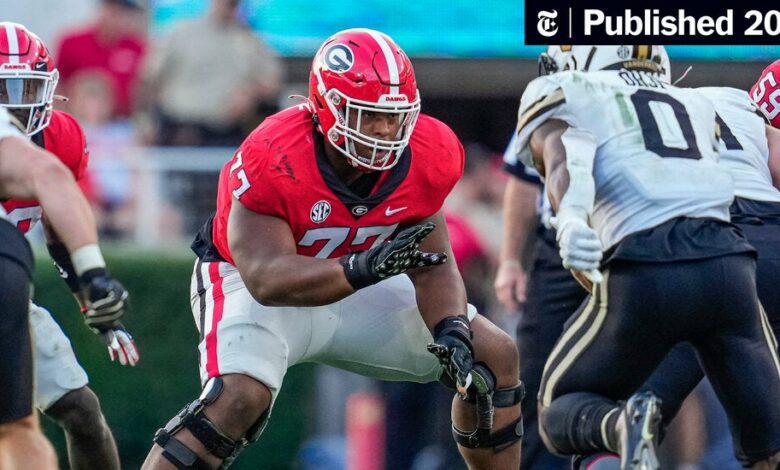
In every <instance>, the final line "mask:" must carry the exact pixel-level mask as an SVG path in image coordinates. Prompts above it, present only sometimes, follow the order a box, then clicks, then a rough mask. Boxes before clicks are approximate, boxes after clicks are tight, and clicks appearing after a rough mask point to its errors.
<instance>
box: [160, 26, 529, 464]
mask: <svg viewBox="0 0 780 470" xmlns="http://www.w3.org/2000/svg"><path fill="white" fill-rule="evenodd" d="M309 87H310V90H309V97H308V100H306V102H304V103H302V104H300V105H298V106H294V107H292V108H289V109H287V110H284V111H281V112H280V113H277V114H276V115H274V116H271V117H269V118H267V119H266V120H265V121H264V122H263V123H262V124H261V125H260V126H259V127H258V128H257V129H256V130H255V131H254V132H253V133H252V134H251V135H250V136H249V137H248V138H247V139H246V141H245V142H244V143H243V144H242V145H241V147H240V148H239V149H238V151H237V152H236V153H235V155H234V156H233V158H232V159H231V160H230V161H229V162H228V163H226V165H225V166H224V168H223V170H222V173H221V176H220V184H219V191H218V196H217V213H216V215H215V216H214V217H213V218H212V219H211V220H210V221H209V222H208V223H207V224H206V226H205V227H204V228H203V230H201V232H200V234H199V236H198V237H197V239H196V241H195V243H194V244H193V248H194V250H195V252H196V253H197V255H198V260H197V262H196V265H195V270H194V273H193V278H192V307H193V315H194V317H195V321H196V323H197V325H198V328H199V330H200V333H201V343H200V345H199V351H200V353H201V379H202V381H203V383H204V391H203V393H202V395H201V396H200V398H199V399H198V400H196V401H194V402H193V403H191V404H190V405H188V406H187V407H185V408H184V409H183V410H182V411H181V412H180V413H179V415H178V416H176V417H175V418H174V419H172V420H171V421H170V422H169V423H168V424H167V425H166V426H165V428H164V429H161V430H159V431H158V433H157V434H156V436H155V438H154V441H155V446H154V448H153V449H152V451H151V453H150V455H149V456H148V457H147V460H146V462H145V464H144V468H145V469H151V468H156V469H163V468H165V469H173V468H217V467H220V466H221V467H220V468H223V467H227V466H228V465H229V463H230V462H231V461H232V460H233V459H234V458H235V456H236V454H237V452H238V451H239V450H240V449H241V448H242V447H244V446H245V445H247V444H248V443H250V442H252V441H254V440H256V439H257V438H258V437H259V436H260V433H261V432H262V430H263V428H264V427H265V424H266V423H267V421H268V418H269V414H270V413H271V410H272V406H273V402H274V399H275V398H276V396H277V394H278V392H279V388H280V387H281V385H282V380H283V378H284V375H285V372H286V371H287V368H288V367H290V366H292V365H295V364H298V363H302V362H317V363H322V364H329V365H333V366H336V367H339V368H342V369H346V370H349V371H352V372H356V373H359V374H363V375H366V376H369V377H373V378H377V379H385V380H409V381H415V382H430V381H434V380H439V379H441V380H442V381H443V382H445V383H446V384H448V385H450V386H451V387H453V388H456V389H457V391H458V395H457V396H456V398H455V399H454V402H453V409H452V414H453V435H454V438H455V440H456V442H457V443H458V447H459V450H460V452H461V454H462V455H463V457H464V460H465V461H466V462H467V463H468V465H469V467H470V468H475V469H476V468H518V466H519V463H520V442H519V440H520V437H521V434H522V426H521V417H520V400H521V397H522V385H521V383H520V382H519V380H518V357H517V349H516V347H515V345H514V342H513V341H512V338H510V337H509V335H507V334H505V333H503V332H501V330H499V329H498V328H497V327H496V326H495V325H493V324H492V323H490V322H489V321H488V320H486V319H485V318H484V317H482V316H480V315H479V314H477V312H476V311H475V309H474V308H473V307H472V306H470V305H469V304H467V302H466V295H465V290H464V287H463V281H462V279H461V278H460V275H459V273H458V270H457V267H456V266H455V265H454V263H452V262H451V261H450V262H446V263H445V261H447V259H448V258H450V257H451V255H452V253H451V249H450V244H449V240H448V236H447V228H446V225H445V223H444V218H443V216H442V214H441V206H442V202H443V201H444V199H445V197H446V196H447V194H448V193H449V192H450V190H451V189H452V187H453V185H454V184H455V182H456V181H457V180H458V179H459V178H460V176H461V172H462V169H463V148H462V146H461V144H460V143H459V141H458V139H457V137H456V136H455V135H454V133H453V132H452V131H451V130H450V129H449V128H448V127H447V126H446V125H444V124H443V123H441V122H439V121H437V120H436V119H434V118H432V117H429V116H426V115H422V114H420V97H419V93H418V91H417V84H416V81H415V76H414V72H413V70H412V65H411V62H410V61H409V58H408V57H407V56H406V54H405V53H404V52H403V51H402V50H401V48H400V47H398V45H397V44H396V43H395V42H393V40H392V39H391V38H389V37H388V36H387V35H385V34H383V33H380V32H378V31H373V30H369V29H350V30H345V31H342V32H339V33H336V34H335V35H333V36H331V37H330V38H328V39H327V40H326V41H325V43H324V44H323V45H322V46H321V47H320V49H319V50H318V52H317V53H316V55H315V57H314V60H313V64H312V70H311V75H310V83H309ZM426 345H427V350H426ZM429 351H430V352H429ZM431 353H433V355H432V354H431ZM477 411H478V412H479V413H477ZM410 431H413V430H410Z"/></svg>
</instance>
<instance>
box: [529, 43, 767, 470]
mask: <svg viewBox="0 0 780 470" xmlns="http://www.w3.org/2000/svg"><path fill="white" fill-rule="evenodd" d="M540 60H541V64H542V67H543V70H544V71H545V72H547V73H548V74H550V75H547V76H543V77H540V78H538V79H536V80H534V81H533V82H531V84H529V86H528V88H527V89H526V92H525V93H524V95H523V99H522V101H521V106H520V113H519V123H518V152H519V156H520V158H521V159H523V161H524V162H525V163H527V164H533V165H535V167H536V168H537V169H538V170H539V172H540V174H541V175H543V177H544V178H545V182H546V187H547V191H548V194H549V196H550V200H551V202H552V205H553V208H554V209H555V210H556V218H555V224H554V225H555V226H556V227H557V230H558V234H557V241H558V245H559V249H560V253H561V258H562V259H563V264H564V266H565V267H567V268H570V269H572V270H574V271H576V272H577V273H578V275H580V277H581V278H587V279H588V280H589V281H590V282H592V283H594V284H595V285H594V286H593V291H592V295H591V296H590V298H589V301H588V302H587V303H586V304H584V305H583V306H582V307H581V308H580V309H579V310H578V311H577V312H576V313H575V315H574V316H573V317H572V319H570V321H569V324H568V325H567V328H566V329H565V330H564V332H563V334H562V336H561V338H560V339H559V341H558V343H557V344H556V346H555V348H554V349H553V352H552V354H551V355H550V357H549V359H548V361H547V365H546V366H545V372H544V376H543V379H542V385H541V388H540V395H539V413H540V433H541V435H542V438H543V439H544V440H545V444H546V445H547V446H548V448H550V449H551V450H552V451H554V452H557V453H560V454H588V453H593V452H597V451H600V450H609V451H612V452H616V453H618V454H620V455H621V467H622V468H638V467H639V466H640V465H642V468H657V467H658V462H657V458H656V456H655V450H654V447H655V441H656V439H657V426H658V424H659V422H660V413H659V406H660V403H659V402H658V399H657V398H656V397H655V396H653V395H652V394H650V393H647V394H642V395H637V396H634V397H632V398H631V399H630V400H629V401H628V402H626V403H625V404H623V405H618V400H624V399H626V398H628V397H629V396H631V394H632V393H633V392H634V391H635V390H636V389H637V388H638V387H639V386H640V385H641V384H642V382H643V381H644V380H645V379H646V378H647V377H648V376H649V375H650V374H651V372H652V371H653V370H654V369H655V368H656V366H657V365H658V364H659V363H660V362H661V360H662V359H663V358H664V356H665V355H666V354H667V353H668V352H669V351H670V350H671V349H672V348H673V347H674V346H675V345H676V344H678V343H681V342H684V341H688V342H690V343H691V344H693V346H694V347H695V348H696V350H697V352H698V354H699V357H700V359H701V361H702V363H703V365H704V368H705V370H706V371H707V374H708V376H709V377H710V380H711V381H712V383H713V384H714V386H715V389H716V390H717V391H718V395H719V398H720V399H721V401H723V402H724V405H725V407H726V410H727V412H728V414H729V417H730V420H731V422H732V423H733V428H732V429H733V431H734V433H735V441H736V442H738V444H739V446H740V447H741V451H742V455H741V457H742V459H743V461H744V462H745V463H746V464H748V465H759V466H760V465H770V464H771V465H772V467H771V468H774V465H776V463H777V462H778V461H780V429H779V427H778V425H780V409H778V408H777V407H776V403H777V400H778V399H780V369H779V368H778V360H777V355H776V352H775V345H774V342H773V339H772V338H773V337H772V335H771V333H770V332H769V329H768V325H767V324H766V321H765V318H764V317H763V314H762V312H761V311H760V308H759V303H758V299H757V295H756V287H755V250H754V249H753V248H752V247H751V246H750V245H749V244H748V243H747V241H746V240H745V238H744V237H743V236H742V234H741V232H740V231H739V230H738V229H737V228H736V227H735V226H733V225H732V224H730V223H729V205H730V204H731V202H732V199H733V195H734V193H733V191H734V190H733V183H732V179H731V177H730V175H729V173H728V171H727V170H726V169H725V168H724V167H722V166H720V165H718V163H717V159H718V136H717V125H716V114H715V110H714V109H713V107H712V105H711V104H710V103H709V101H708V100H707V99H706V98H705V97H704V96H702V95H701V94H699V93H696V92H694V91H690V90H683V89H678V88H675V87H673V86H671V85H670V83H669V63H668V58H667V56H666V53H665V51H664V50H663V48H662V47H660V46H552V47H550V48H549V50H548V52H547V53H546V54H543V55H542V57H541V58H540ZM734 364H739V365H740V366H739V367H738V368H735V367H733V365H734ZM757 389H761V393H759V394H756V393H755V390H757ZM767 468H769V467H767Z"/></svg>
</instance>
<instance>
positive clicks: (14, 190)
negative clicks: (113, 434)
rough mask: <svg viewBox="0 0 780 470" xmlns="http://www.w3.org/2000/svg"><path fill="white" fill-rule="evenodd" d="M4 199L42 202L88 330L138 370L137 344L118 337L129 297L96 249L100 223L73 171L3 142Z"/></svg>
mask: <svg viewBox="0 0 780 470" xmlns="http://www.w3.org/2000/svg"><path fill="white" fill-rule="evenodd" d="M0 197H3V198H18V199H36V200H37V201H38V203H39V204H40V205H41V207H42V208H43V211H44V212H45V213H46V216H47V219H48V223H49V224H50V225H51V228H52V233H56V236H57V238H58V239H59V240H61V241H62V244H63V245H64V247H65V249H66V251H67V253H68V258H69V259H70V260H71V263H72V266H73V271H74V277H75V278H77V279H78V285H79V288H80V291H81V292H82V295H83V298H84V306H85V307H86V309H85V310H86V311H85V312H84V313H85V317H84V319H85V322H86V323H87V326H89V327H90V328H91V329H92V330H93V331H94V332H95V333H97V334H99V335H102V336H103V338H104V339H105V340H106V342H107V344H108V346H109V353H110V354H111V357H112V359H113V358H115V357H117V356H119V360H120V362H122V364H127V363H130V364H131V365H135V362H137V360H138V353H137V351H136V350H135V345H134V344H131V343H132V338H130V337H129V335H127V337H122V338H119V337H118V336H117V334H116V332H117V331H119V330H122V331H124V328H123V327H122V324H121V322H120V319H121V318H122V316H123V315H124V309H125V300H126V299H127V291H126V290H125V288H124V287H123V286H122V285H121V284H120V283H119V282H117V281H116V280H115V279H114V278H113V277H112V276H111V275H110V273H109V272H108V271H107V269H106V264H105V260H104V259H103V254H102V252H101V251H100V248H99V247H98V245H97V228H96V225H95V219H94V217H93V216H92V211H91V210H90V208H89V205H88V204H87V201H86V199H84V196H83V195H82V194H81V190H80V189H79V188H78V186H77V185H76V182H75V180H74V178H73V175H72V173H71V172H70V170H69V169H68V168H67V167H66V166H65V165H64V164H63V163H62V162H61V161H60V160H59V159H58V158H57V157H55V156H54V155H52V154H51V153H49V152H46V151H45V150H43V149H40V148H39V147H37V146H35V145H34V144H32V143H31V142H29V141H28V140H27V139H25V138H18V137H6V138H3V139H2V140H0ZM122 340H126V341H125V342H122ZM131 348H132V350H129V349H131Z"/></svg>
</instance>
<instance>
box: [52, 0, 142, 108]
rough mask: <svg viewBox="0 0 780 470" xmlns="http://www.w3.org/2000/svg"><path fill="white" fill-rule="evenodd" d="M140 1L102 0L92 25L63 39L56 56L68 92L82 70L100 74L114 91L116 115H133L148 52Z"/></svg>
mask: <svg viewBox="0 0 780 470" xmlns="http://www.w3.org/2000/svg"><path fill="white" fill-rule="evenodd" d="M140 2H141V0H101V3H100V6H99V10H98V13H97V16H96V17H95V19H94V21H93V22H92V23H91V24H89V25H88V26H85V27H83V28H81V29H78V30H74V31H70V32H67V33H66V34H65V35H64V36H63V37H61V38H60V41H59V44H58V45H57V55H56V56H55V57H57V68H58V69H59V71H60V83H61V86H63V87H64V88H65V93H66V94H67V91H68V88H69V87H70V86H71V84H72V83H73V82H74V81H76V80H78V77H79V75H81V74H82V73H89V74H94V73H100V74H103V75H104V76H105V77H106V78H107V79H108V81H109V82H110V83H111V85H112V88H113V90H114V95H115V96H114V98H115V99H114V101H115V103H116V117H127V116H129V115H130V113H131V112H132V104H133V93H134V87H135V85H136V81H137V80H136V79H137V77H138V72H139V69H140V66H141V62H142V60H143V57H144V54H145V51H146V38H145V30H144V29H143V25H144V17H143V6H142V4H141V3H140Z"/></svg>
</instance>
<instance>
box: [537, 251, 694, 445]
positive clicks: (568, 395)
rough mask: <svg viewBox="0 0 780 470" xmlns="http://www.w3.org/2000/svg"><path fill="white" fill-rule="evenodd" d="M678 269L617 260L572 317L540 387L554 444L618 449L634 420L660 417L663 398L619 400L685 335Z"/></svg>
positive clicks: (548, 440) (546, 432)
mask: <svg viewBox="0 0 780 470" xmlns="http://www.w3.org/2000/svg"><path fill="white" fill-rule="evenodd" d="M676 272H677V268H676V267H675V266H674V265H673V264H671V263H669V264H638V263H625V262H613V263H612V264H611V267H610V269H609V270H608V271H606V272H605V279H604V282H603V283H601V284H600V285H599V286H598V288H597V290H596V291H595V292H594V294H593V295H592V296H591V297H590V298H589V300H588V302H587V303H586V304H585V305H583V306H582V307H581V308H580V310H579V311H578V312H577V314H576V315H575V316H574V317H572V318H571V319H570V320H569V322H568V323H567V327H566V330H565V331H564V333H563V334H562V335H561V338H560V339H559V341H558V343H557V344H556V346H555V348H554V350H553V352H552V353H551V355H550V358H549V360H548V362H547V365H546V367H545V372H544V376H543V379H542V387H541V390H540V402H539V406H540V422H541V426H540V433H541V435H542V438H543V439H544V441H545V444H546V445H547V447H548V448H549V449H550V450H552V451H554V452H556V453H559V454H562V455H571V454H584V455H588V454H591V453H594V452H602V451H611V452H617V451H618V450H619V447H618V446H619V441H620V440H621V439H620V438H621V437H623V438H625V437H626V436H627V435H629V436H630V434H631V433H630V432H629V431H631V429H632V426H631V424H632V423H633V424H634V425H638V424H640V423H642V422H644V421H647V423H648V424H651V425H654V424H655V423H654V420H655V419H656V417H657V415H658V413H657V410H655V408H656V406H657V402H654V401H653V400H649V399H644V400H641V401H635V402H629V403H628V404H627V405H624V406H618V404H617V400H622V399H626V398H628V397H629V396H630V394H631V393H633V392H634V391H635V390H636V388H637V387H638V386H639V385H641V383H642V382H643V381H644V380H645V379H646V378H647V377H648V376H649V375H650V373H651V372H652V371H653V370H654V369H655V367H656V366H657V364H658V363H659V362H660V361H661V360H662V358H663V357H664V356H665V354H666V353H667V351H669V350H670V349H671V348H672V346H673V345H674V344H675V343H676V342H677V341H678V339H677V336H676V335H675V334H674V332H675V330H676V328H675V324H676V322H677V321H678V318H677V317H676V316H675V314H674V312H676V310H675V308H676V303H677V302H679V301H680V300H681V299H684V298H685V296H686V295H687V293H686V290H685V288H684V286H682V285H680V282H679V281H680V278H679V274H677V275H676ZM647 279H654V280H655V279H658V280H659V282H654V283H652V284H648V283H647V282H646V280H647ZM637 410H638V411H637ZM634 418H637V420H635V421H632V420H633V419H634ZM621 421H622V422H623V423H622V424H621V425H618V423H619V422H621ZM618 431H621V432H618ZM636 444H642V443H641V442H638V443H636ZM623 447H625V446H623ZM633 447H634V443H632V444H631V449H626V450H627V452H624V454H626V456H628V454H630V453H632V451H633Z"/></svg>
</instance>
